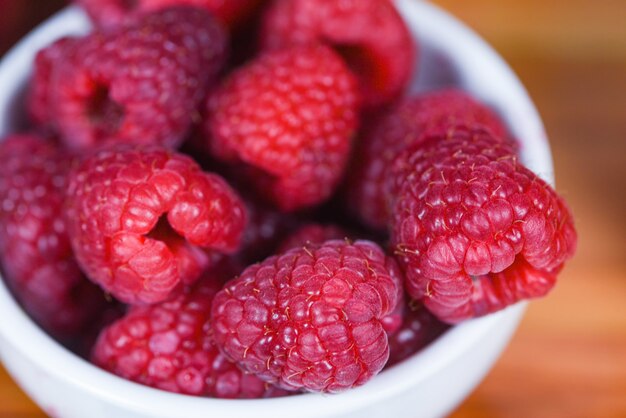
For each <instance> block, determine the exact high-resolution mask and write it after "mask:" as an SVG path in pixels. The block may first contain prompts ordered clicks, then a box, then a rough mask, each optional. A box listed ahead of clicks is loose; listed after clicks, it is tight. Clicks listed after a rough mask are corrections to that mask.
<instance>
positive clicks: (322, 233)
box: [278, 223, 404, 335]
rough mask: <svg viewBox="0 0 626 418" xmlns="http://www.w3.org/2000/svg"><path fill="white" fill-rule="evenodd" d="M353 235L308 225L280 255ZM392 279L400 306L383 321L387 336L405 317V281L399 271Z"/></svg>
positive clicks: (287, 241)
mask: <svg viewBox="0 0 626 418" xmlns="http://www.w3.org/2000/svg"><path fill="white" fill-rule="evenodd" d="M351 236H353V234H352V233H348V232H347V231H346V230H345V229H343V228H341V227H339V226H336V225H320V224H313V223H312V224H308V225H304V226H302V227H300V229H298V230H296V231H295V232H293V233H292V234H291V235H290V236H288V237H287V238H286V239H285V240H284V241H283V242H282V244H281V245H280V247H278V253H279V254H280V253H284V252H287V251H289V250H290V249H292V248H299V247H308V246H311V245H314V244H323V243H324V242H325V241H329V240H337V239H342V240H348V239H349V238H350V237H351ZM391 277H392V279H394V280H395V282H396V285H397V288H398V301H399V302H398V304H397V306H396V309H395V310H394V311H393V312H391V313H390V314H389V315H387V316H385V317H384V318H382V319H381V323H382V325H383V329H384V330H385V331H386V332H387V335H391V334H393V333H395V332H396V331H397V330H398V329H400V325H402V318H403V317H404V308H403V306H404V287H403V282H404V279H403V278H402V277H401V276H400V272H399V271H394V274H392V276H391Z"/></svg>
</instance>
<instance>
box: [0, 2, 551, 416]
mask: <svg viewBox="0 0 626 418" xmlns="http://www.w3.org/2000/svg"><path fill="white" fill-rule="evenodd" d="M396 3H397V5H398V8H399V10H400V11H401V13H402V15H403V16H404V17H405V19H406V21H407V22H408V24H409V26H410V27H411V28H412V30H413V32H414V34H415V36H416V38H417V39H419V42H420V46H421V58H420V68H419V71H418V76H417V77H416V80H415V83H414V85H413V87H412V88H413V89H414V90H415V91H423V90H429V89H434V88H438V87H443V86H447V85H456V86H459V87H461V88H463V89H465V90H467V91H469V92H471V93H472V94H474V95H475V96H477V97H478V98H480V99H482V100H483V101H484V102H486V103H488V104H489V105H491V106H492V107H493V108H494V109H496V110H497V111H498V112H499V113H500V115H501V116H502V117H503V118H504V120H505V121H506V122H507V123H508V125H509V127H510V129H511V131H512V133H513V134H514V135H515V136H516V137H517V138H519V140H520V141H521V143H522V150H521V152H522V160H523V161H524V163H525V164H526V165H527V166H529V167H530V168H531V169H532V170H534V171H535V172H536V173H538V174H539V175H540V176H542V177H543V178H544V179H546V180H547V181H549V182H553V177H552V176H553V169H552V162H551V155H550V149H549V145H548V142H547V140H546V136H545V132H544V129H543V126H542V123H541V120H540V118H539V116H538V114H537V111H536V109H535V107H534V106H533V104H532V102H531V101H530V99H529V97H528V95H527V93H526V91H525V90H524V88H523V86H522V85H521V83H520V82H519V80H518V79H517V78H516V76H515V75H514V74H513V72H512V71H511V70H510V68H509V67H508V66H507V65H506V64H505V63H504V62H503V60H502V59H501V58H500V57H499V56H498V55H497V54H496V53H495V52H494V51H493V50H492V49H491V48H490V47H489V46H488V45H487V44H486V43H485V42H484V41H482V40H481V39H480V38H479V37H478V36H477V35H476V34H474V33H473V32H472V31H471V30H469V29H468V28H466V27H465V26H463V24H461V23H460V22H459V21H457V20H456V19H455V18H453V17H451V16H450V15H448V14H446V13H445V12H443V11H441V10H440V9H438V8H437V7H435V6H433V5H431V4H428V3H426V2H421V1H416V0H397V2H396ZM88 29H89V24H88V22H87V19H86V18H85V16H84V15H83V14H82V12H80V11H79V10H78V9H76V8H73V7H70V8H68V9H66V10H64V11H62V12H60V13H58V14H57V15H56V16H54V17H53V18H51V19H50V20H48V21H47V22H45V23H44V24H42V25H41V26H39V27H38V28H37V29H36V30H35V31H34V32H32V33H31V34H30V35H28V36H27V37H26V38H25V39H24V40H23V41H22V42H20V43H19V44H18V45H17V46H16V47H15V48H13V50H12V51H10V52H9V54H7V55H6V57H5V59H4V60H3V61H2V62H1V63H0V92H1V93H0V136H1V135H4V134H6V133H9V132H12V131H14V130H16V129H19V127H20V122H19V121H20V118H19V114H20V112H22V107H21V106H22V102H21V97H22V91H23V87H24V85H25V83H26V81H27V79H28V77H29V73H30V70H31V66H32V61H33V58H34V55H35V53H36V51H38V50H39V49H40V48H42V47H44V46H45V45H47V44H49V43H51V42H52V41H53V40H54V39H56V38H59V37H61V36H64V35H70V34H80V33H84V32H86V31H88ZM525 306H526V305H525V304H524V303H520V304H517V305H515V306H512V307H510V308H508V309H506V310H504V311H502V312H499V313H496V314H492V315H489V316H487V317H484V318H481V319H476V320H472V321H468V322H465V323H463V324H461V325H458V326H456V327H454V328H452V329H451V330H449V331H448V332H446V333H445V334H444V335H443V336H441V337H440V338H439V339H437V341H435V342H434V343H432V344H431V345H430V346H428V347H427V348H425V349H424V350H422V351H421V352H420V353H419V354H417V355H415V356H413V357H412V358H410V359H408V360H406V361H405V362H403V363H401V364H399V365H397V366H395V367H392V368H390V369H389V370H386V371H384V372H383V373H381V374H380V375H379V376H377V377H376V378H374V379H373V380H372V381H371V382H369V383H368V384H366V385H365V386H363V387H360V388H357V389H354V390H350V391H348V392H346V393H343V394H340V395H333V396H328V395H314V394H307V395H300V396H294V397H288V398H284V399H263V400H220V399H203V398H195V397H189V396H183V395H177V394H172V393H167V392H163V391H159V390H156V389H152V388H149V387H145V386H141V385H138V384H135V383H132V382H129V381H126V380H122V379H120V378H118V377H116V376H114V375H111V374H109V373H106V372H104V371H102V370H100V369H98V368H96V367H94V366H92V365H90V364H89V363H87V362H86V361H84V360H82V359H80V358H79V357H77V356H76V355H74V354H73V353H71V352H69V351H67V350H66V349H64V348H63V347H62V346H60V345H59V344H57V343H56V342H55V341H54V340H52V339H51V338H50V337H49V336H47V335H46V334H45V333H44V332H43V331H41V330H40V329H39V328H38V327H37V326H36V325H35V324H34V323H33V322H32V321H31V320H30V319H29V318H28V317H27V316H26V315H25V314H24V312H23V311H22V309H21V308H20V307H19V306H18V305H17V304H16V303H15V301H14V300H13V298H12V297H11V295H10V294H9V292H8V291H7V289H6V287H5V286H4V284H3V283H2V281H1V280H0V357H1V359H2V362H3V363H4V365H5V367H6V368H7V370H8V371H9V372H10V373H11V375H12V376H13V377H14V378H15V380H16V381H17V382H18V383H19V384H20V386H21V387H22V388H23V389H24V390H25V391H26V392H27V393H28V394H29V395H30V396H31V397H32V399H33V400H34V401H35V402H37V404H39V405H40V406H41V408H42V409H43V410H44V411H46V412H47V413H49V414H50V415H53V416H55V417H64V418H83V417H85V416H89V417H91V418H99V417H102V418H110V417H115V418H130V417H133V418H135V417H164V418H165V417H167V418H171V417H186V418H194V417H198V418H200V417H202V418H206V417H218V418H219V417H230V418H250V417H252V416H254V417H256V418H293V417H302V418H307V417H311V418H312V417H325V418H330V417H333V418H357V417H358V418H367V417H384V416H389V417H397V418H404V417H406V418H415V417H417V416H419V417H437V416H442V415H445V414H447V413H449V412H450V411H452V410H453V409H454V408H455V407H456V406H457V405H458V404H459V403H460V402H461V401H462V400H463V399H464V398H465V397H466V396H467V395H468V394H469V392H470V391H471V390H472V389H473V388H474V387H475V386H476V385H477V384H478V383H479V382H480V381H481V379H482V378H483V377H484V375H485V374H486V373H487V372H488V370H489V369H490V368H491V366H492V365H493V363H494V362H495V361H496V360H497V358H498V356H499V355H500V353H501V351H502V349H503V348H504V347H505V345H506V344H507V342H508V341H509V339H510V337H511V335H512V334H513V332H514V331H515V329H516V327H517V325H518V322H519V320H520V319H521V317H522V315H523V313H524V309H525Z"/></svg>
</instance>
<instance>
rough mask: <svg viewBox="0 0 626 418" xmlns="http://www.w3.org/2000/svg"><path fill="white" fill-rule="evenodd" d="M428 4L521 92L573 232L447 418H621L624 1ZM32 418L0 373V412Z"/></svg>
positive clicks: (32, 409)
mask: <svg viewBox="0 0 626 418" xmlns="http://www.w3.org/2000/svg"><path fill="white" fill-rule="evenodd" d="M433 2H434V3H437V4H439V5H441V6H442V7H444V8H446V9H448V10H449V11H451V12H452V13H453V14H455V15H457V16H458V17H459V18H461V19H462V20H464V21H465V22H466V23H467V24H468V25H469V26H471V27H472V28H474V29H475V30H476V31H477V32H479V33H480V34H481V35H482V36H483V37H485V38H486V39H487V41H489V42H490V43H491V44H492V45H493V46H494V47H495V48H496V49H497V50H498V52H500V53H501V54H502V55H503V56H504V58H505V59H506V60H507V61H508V62H509V63H510V64H511V66H512V67H513V68H514V70H515V71H516V72H517V73H518V75H519V76H520V78H521V80H522V81H523V82H524V84H525V85H526V86H527V88H528V90H529V92H530V94H531V96H532V97H533V99H534V100H535V102H536V104H537V106H538V108H539V111H540V112H541V114H542V116H543V119H544V122H545V124H546V128H547V131H548V134H549V136H550V139H551V143H552V148H553V153H554V160H555V167H556V178H557V189H558V190H559V192H560V193H562V194H563V195H565V196H566V198H567V200H568V201H569V203H570V205H571V207H572V209H573V211H574V214H575V217H576V222H577V228H578V232H579V235H580V237H579V238H580V244H579V249H578V253H577V255H576V258H575V259H574V260H572V262H570V263H569V264H568V265H567V267H566V268H565V270H564V271H563V272H562V274H561V276H560V282H559V284H558V286H557V287H556V289H555V290H554V291H553V292H552V293H551V294H550V295H549V297H547V298H545V299H543V300H540V301H535V302H533V303H532V304H531V306H530V308H529V310H528V313H527V315H526V316H525V318H524V320H523V321H522V324H521V326H520V328H519V330H518V332H517V333H516V335H515V336H514V338H513V340H512V342H511V344H510V345H509V347H508V348H507V349H506V351H505V353H504V355H503V356H502V358H501V359H500V360H499V362H498V363H497V365H496V366H495V367H494V369H493V370H492V371H491V372H490V374H489V375H488V376H487V378H486V379H485V380H484V381H483V383H482V384H481V385H480V386H479V387H478V388H477V389H476V390H475V391H474V393H473V394H472V395H471V396H470V397H469V398H468V399H467V400H466V401H465V402H464V403H463V404H462V405H461V406H460V407H459V408H458V410H457V411H455V412H454V413H453V414H452V417H454V418H470V417H494V418H499V417H502V418H504V417H506V418H509V417H513V418H515V417H520V418H527V417H533V418H537V417H538V418H542V417H546V418H547V417H550V418H552V417H556V418H559V417H564V418H565V417H567V418H570V417H574V418H576V417H581V418H582V417H594V418H595V417H616V418H617V417H626V303H625V300H626V251H625V250H626V245H625V244H626V239H625V238H624V237H626V222H625V220H624V215H625V214H626V159H625V155H626V1H624V0H601V1H592V0H553V1H545V0H472V1H467V0H436V1H433ZM29 3H38V4H39V3H40V2H38V1H30V2H29ZM41 3H43V2H41ZM46 3H47V2H46ZM50 3H51V4H52V6H49V7H50V8H54V7H57V6H58V4H60V3H61V2H58V1H57V2H50ZM47 12H49V10H47V11H46V13H47ZM43 14H45V13H39V14H38V15H37V16H36V18H32V17H31V19H30V21H31V22H30V24H32V23H33V22H34V21H36V20H37V19H39V18H40V17H41V16H43ZM33 16H34V15H33ZM42 416H45V415H43V413H42V412H41V411H40V410H39V409H38V408H37V407H36V406H35V405H34V404H33V403H32V402H31V401H30V400H29V399H28V398H27V397H26V396H25V395H24V394H23V393H22V392H21V391H20V390H19V389H18V388H17V386H15V384H14V383H13V382H12V380H11V379H10V377H8V376H7V375H6V374H5V373H4V372H3V371H2V370H0V417H23V418H26V417H28V418H35V417H42Z"/></svg>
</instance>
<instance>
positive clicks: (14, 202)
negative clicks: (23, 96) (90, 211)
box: [0, 134, 104, 339]
mask: <svg viewBox="0 0 626 418" xmlns="http://www.w3.org/2000/svg"><path fill="white" fill-rule="evenodd" d="M70 164H71V157H70V156H65V155H62V154H61V153H59V152H58V151H57V150H56V148H55V147H54V146H53V145H52V144H51V143H49V142H46V141H44V140H43V139H42V138H39V137H38V136H36V135H34V134H24V135H13V136H9V137H7V138H6V139H5V140H4V141H3V142H2V143H1V145H0V201H1V202H2V205H0V261H1V262H2V267H3V273H4V278H5V280H6V281H7V284H8V285H9V287H10V288H11V289H12V290H13V291H14V293H15V296H16V298H17V299H18V300H19V301H20V302H21V303H22V305H23V306H24V308H25V310H26V311H27V312H28V313H29V314H30V315H31V316H32V317H33V319H34V320H35V321H36V322H37V323H39V324H40V325H41V326H42V327H43V328H44V329H46V330H48V331H49V332H50V333H51V334H53V335H54V336H55V337H58V338H61V339H65V338H66V337H68V336H71V335H72V334H74V333H76V332H79V331H80V330H82V328H83V327H84V326H85V325H86V324H87V323H88V322H89V321H91V319H92V318H93V317H94V316H95V314H96V313H97V312H98V311H99V309H100V308H101V307H103V305H104V295H103V294H102V292H101V291H100V290H99V289H98V288H97V287H96V286H94V285H93V284H92V283H90V282H89V281H88V280H86V279H85V277H84V276H83V275H82V273H81V271H80V270H79V268H78V265H77V264H76V261H75V259H74V257H73V255H72V251H71V247H70V240H69V237H68V235H67V232H66V225H65V222H64V220H63V218H62V217H61V215H60V213H61V208H62V206H63V199H64V192H65V185H66V174H67V171H68V169H69V166H70Z"/></svg>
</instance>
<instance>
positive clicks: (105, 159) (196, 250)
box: [67, 146, 246, 303]
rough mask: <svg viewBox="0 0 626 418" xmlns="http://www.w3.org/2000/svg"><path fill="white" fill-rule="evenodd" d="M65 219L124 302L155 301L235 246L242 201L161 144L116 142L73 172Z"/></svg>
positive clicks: (82, 253)
mask: <svg viewBox="0 0 626 418" xmlns="http://www.w3.org/2000/svg"><path fill="white" fill-rule="evenodd" d="M67 219H68V223H69V231H70V237H71V239H72V246H73V248H74V251H75V253H76V257H77V259H78V261H79V263H80V265H81V267H82V268H83V269H84V271H85V272H86V273H87V275H88V276H89V277H90V278H91V279H92V280H94V281H95V282H96V283H98V284H100V285H101V286H102V287H103V288H104V289H106V290H107V291H109V292H111V293H112V294H113V295H114V296H115V297H117V298H119V299H120V300H122V301H124V302H126V303H155V302H159V301H162V300H164V299H166V298H167V297H168V296H169V295H170V293H171V292H172V290H173V289H174V288H175V287H176V286H177V285H178V284H179V283H181V282H182V283H185V284H190V283H192V282H193V281H195V280H196V279H197V278H198V277H199V275H200V273H201V272H202V271H203V270H204V268H205V267H206V266H207V265H208V264H209V262H210V259H209V255H208V254H207V253H206V252H204V251H203V250H202V249H203V248H205V249H211V250H215V251H220V252H226V253H232V252H234V251H236V250H237V248H238V246H239V243H240V240H241V235H242V233H243V230H244V227H245V221H246V214H245V208H244V206H243V202H242V201H241V199H240V198H239V197H238V196H237V195H236V193H235V192H234V190H232V189H231V188H230V186H229V185H228V184H227V183H226V182H225V181H224V180H222V179H221V178H220V177H219V176H217V175H214V174H209V173H205V172H203V171H201V169H200V167H199V166H198V165H197V164H196V163H195V162H194V161H193V160H191V159H190V158H188V157H185V156H182V155H180V154H176V153H174V152H171V151H167V150H165V149H163V148H158V147H137V146H135V147H130V146H118V147H116V148H112V149H103V150H100V151H98V152H97V153H95V154H93V155H92V156H90V157H87V158H86V159H85V160H84V161H83V162H82V164H81V165H79V166H78V167H77V168H76V169H75V170H74V171H73V172H72V173H71V175H70V182H69V190H68V198H67Z"/></svg>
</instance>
